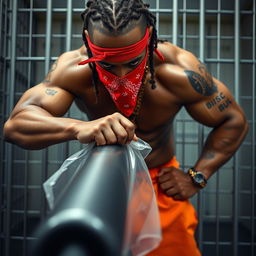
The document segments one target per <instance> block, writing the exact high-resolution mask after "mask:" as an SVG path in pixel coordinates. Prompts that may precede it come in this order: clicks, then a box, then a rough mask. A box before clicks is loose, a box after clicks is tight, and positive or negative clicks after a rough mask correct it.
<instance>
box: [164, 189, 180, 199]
mask: <svg viewBox="0 0 256 256" xmlns="http://www.w3.org/2000/svg"><path fill="white" fill-rule="evenodd" d="M165 194H166V195H167V196H169V197H173V198H174V197H176V196H177V195H178V194H179V191H178V190H177V189H176V188H175V187H172V188H170V189H168V190H166V191H165Z"/></svg>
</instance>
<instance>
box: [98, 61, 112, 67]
mask: <svg viewBox="0 0 256 256" xmlns="http://www.w3.org/2000/svg"><path fill="white" fill-rule="evenodd" d="M100 65H101V66H102V67H103V68H105V69H111V68H112V67H113V65H111V64H108V63H106V62H100Z"/></svg>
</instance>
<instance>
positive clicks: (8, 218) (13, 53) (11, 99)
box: [5, 1, 17, 255]
mask: <svg viewBox="0 0 256 256" xmlns="http://www.w3.org/2000/svg"><path fill="white" fill-rule="evenodd" d="M11 4H12V25H11V29H12V41H11V63H10V67H11V70H10V87H9V101H8V102H7V109H8V114H10V113H11V111H12V109H13V106H14V92H15V70H16V34H17V22H16V21H17V1H12V2H11ZM6 149H7V150H6V153H7V159H6V160H7V162H6V177H7V181H6V185H7V188H6V191H7V195H6V198H7V202H6V203H7V207H6V222H5V224H6V240H5V254H6V255H9V253H10V231H11V230H10V229H11V207H12V206H11V204H12V202H11V200H12V189H11V182H12V160H13V146H12V145H11V144H7V145H6Z"/></svg>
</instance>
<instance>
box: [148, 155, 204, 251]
mask: <svg viewBox="0 0 256 256" xmlns="http://www.w3.org/2000/svg"><path fill="white" fill-rule="evenodd" d="M170 166H174V167H176V168H178V167H179V163H178V162H177V160H176V158H175V157H174V158H172V159H171V161H170V162H169V163H167V164H165V165H164V166H161V167H170ZM161 167H159V168H154V169H150V170H149V172H150V175H151V179H152V182H153V186H154V190H155V193H156V198H157V202H158V208H159V215H160V223H161V227H162V236H163V239H162V241H161V243H160V245H159V247H158V248H156V249H155V250H153V251H152V252H150V253H149V254H147V256H200V255H201V253H200V251H199V249H198V247H197V244H196V241H195V238H194V233H195V229H196V227H197V223H198V221H197V216H196V212H195V209H194V207H193V206H192V204H191V203H190V202H189V201H188V200H186V201H175V200H173V199H172V198H171V197H168V196H166V195H165V194H164V193H163V192H162V191H161V189H159V186H158V184H157V181H156V176H157V174H158V172H159V171H160V168H161Z"/></svg>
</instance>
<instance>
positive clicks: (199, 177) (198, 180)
mask: <svg viewBox="0 0 256 256" xmlns="http://www.w3.org/2000/svg"><path fill="white" fill-rule="evenodd" d="M188 174H189V175H190V176H191V178H192V180H193V182H194V183H195V184H196V185H197V186H200V187H201V188H204V187H205V186H206V184H207V180H206V178H205V177H204V174H203V173H202V172H199V171H197V170H195V168H193V167H191V168H190V169H189V170H188Z"/></svg>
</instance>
